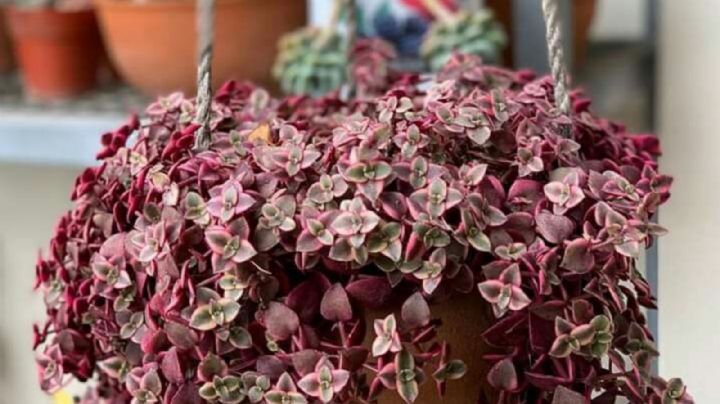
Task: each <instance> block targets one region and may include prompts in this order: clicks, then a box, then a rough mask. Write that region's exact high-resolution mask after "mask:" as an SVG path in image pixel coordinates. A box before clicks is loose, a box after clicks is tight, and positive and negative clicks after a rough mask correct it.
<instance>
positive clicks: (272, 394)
mask: <svg viewBox="0 0 720 404" xmlns="http://www.w3.org/2000/svg"><path fill="white" fill-rule="evenodd" d="M265 401H267V402H268V403H269V404H306V403H307V399H305V397H304V396H303V395H302V394H300V393H298V392H297V388H296V387H295V382H293V380H292V377H290V375H289V374H288V373H287V372H285V373H283V374H282V375H281V376H280V379H279V380H278V382H277V384H276V385H275V389H273V390H270V391H268V392H267V393H265Z"/></svg>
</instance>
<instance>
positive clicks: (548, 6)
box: [542, 0, 570, 115]
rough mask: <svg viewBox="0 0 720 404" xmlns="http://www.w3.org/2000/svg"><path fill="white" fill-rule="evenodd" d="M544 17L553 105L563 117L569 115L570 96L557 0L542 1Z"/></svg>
mask: <svg viewBox="0 0 720 404" xmlns="http://www.w3.org/2000/svg"><path fill="white" fill-rule="evenodd" d="M542 9H543V16H544V17H545V30H546V39H547V44H548V59H549V61H550V71H551V74H552V78H553V81H554V82H555V104H556V106H557V108H558V110H559V111H560V113H562V114H564V115H569V114H570V94H569V92H568V79H567V69H566V67H565V66H566V64H565V52H564V51H563V43H562V29H561V22H560V12H559V7H558V0H542Z"/></svg>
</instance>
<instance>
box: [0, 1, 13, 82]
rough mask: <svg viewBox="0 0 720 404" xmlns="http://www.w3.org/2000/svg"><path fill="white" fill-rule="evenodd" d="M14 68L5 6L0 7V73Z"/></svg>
mask: <svg viewBox="0 0 720 404" xmlns="http://www.w3.org/2000/svg"><path fill="white" fill-rule="evenodd" d="M14 67H15V60H14V59H13V53H12V46H11V42H10V33H9V32H8V28H7V24H6V23H5V6H0V73H8V72H10V71H12V69H13V68H14Z"/></svg>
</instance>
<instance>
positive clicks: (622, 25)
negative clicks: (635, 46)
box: [590, 0, 656, 41]
mask: <svg viewBox="0 0 720 404" xmlns="http://www.w3.org/2000/svg"><path fill="white" fill-rule="evenodd" d="M648 1H656V0H598V2H597V9H596V12H595V20H594V21H593V25H592V29H591V30H590V38H591V39H592V40H596V41H639V40H642V39H644V38H645V33H646V31H647V17H646V14H647V9H648Z"/></svg>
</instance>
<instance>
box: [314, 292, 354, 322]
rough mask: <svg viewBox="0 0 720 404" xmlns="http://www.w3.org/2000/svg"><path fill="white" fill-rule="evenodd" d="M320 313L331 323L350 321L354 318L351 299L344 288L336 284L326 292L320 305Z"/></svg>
mask: <svg viewBox="0 0 720 404" xmlns="http://www.w3.org/2000/svg"><path fill="white" fill-rule="evenodd" d="M320 313H321V314H322V316H323V317H324V318H325V319H326V320H329V321H336V322H342V321H350V320H351V319H352V318H353V313H352V307H351V306H350V299H349V298H348V295H347V292H345V289H344V288H343V286H342V285H341V284H339V283H336V284H334V285H332V286H331V287H330V289H328V290H327V291H326V292H325V295H324V296H323V298H322V302H321V303H320Z"/></svg>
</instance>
